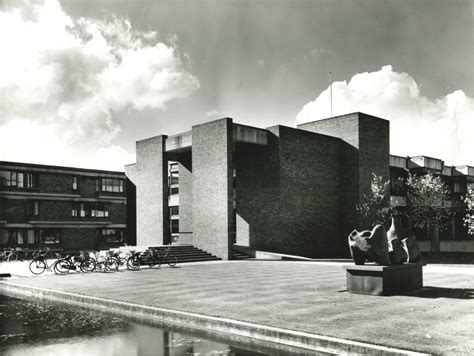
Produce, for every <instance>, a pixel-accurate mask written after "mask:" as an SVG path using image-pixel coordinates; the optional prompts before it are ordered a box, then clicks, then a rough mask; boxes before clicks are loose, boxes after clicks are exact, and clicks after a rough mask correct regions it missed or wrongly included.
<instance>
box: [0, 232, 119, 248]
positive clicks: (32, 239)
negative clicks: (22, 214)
mask: <svg viewBox="0 0 474 356" xmlns="http://www.w3.org/2000/svg"><path fill="white" fill-rule="evenodd" d="M97 238H98V240H99V243H102V244H117V243H123V241H124V231H123V230H122V229H99V230H97ZM60 243H61V229H0V246H23V245H41V244H44V245H58V244H60Z"/></svg>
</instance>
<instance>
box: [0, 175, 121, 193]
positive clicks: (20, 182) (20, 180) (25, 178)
mask: <svg viewBox="0 0 474 356" xmlns="http://www.w3.org/2000/svg"><path fill="white" fill-rule="evenodd" d="M123 183H124V181H123V180H122V179H116V178H99V179H97V180H96V191H97V192H112V193H123V191H124V190H123V186H124V184H123ZM78 185H79V183H78V177H72V189H73V190H77V189H78ZM0 187H17V188H38V187H39V184H38V175H37V174H33V173H24V172H16V171H5V170H0Z"/></svg>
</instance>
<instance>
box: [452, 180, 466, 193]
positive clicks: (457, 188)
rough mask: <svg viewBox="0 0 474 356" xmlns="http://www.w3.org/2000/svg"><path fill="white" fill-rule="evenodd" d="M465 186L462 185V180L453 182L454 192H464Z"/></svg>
mask: <svg viewBox="0 0 474 356" xmlns="http://www.w3.org/2000/svg"><path fill="white" fill-rule="evenodd" d="M463 188H464V187H463V186H462V185H461V183H460V182H456V183H454V184H453V192H454V193H464V189H463Z"/></svg>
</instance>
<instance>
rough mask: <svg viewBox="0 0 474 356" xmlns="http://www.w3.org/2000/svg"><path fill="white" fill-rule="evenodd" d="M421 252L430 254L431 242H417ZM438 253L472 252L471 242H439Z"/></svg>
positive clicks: (473, 250) (472, 243)
mask: <svg viewBox="0 0 474 356" xmlns="http://www.w3.org/2000/svg"><path fill="white" fill-rule="evenodd" d="M418 246H419V247H420V250H421V252H431V241H418ZM439 252H474V240H473V241H440V251H439Z"/></svg>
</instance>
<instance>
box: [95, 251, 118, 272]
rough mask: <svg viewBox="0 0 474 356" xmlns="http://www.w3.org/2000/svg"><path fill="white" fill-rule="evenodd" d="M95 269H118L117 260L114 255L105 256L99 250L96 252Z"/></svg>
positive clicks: (103, 270)
mask: <svg viewBox="0 0 474 356" xmlns="http://www.w3.org/2000/svg"><path fill="white" fill-rule="evenodd" d="M94 261H95V269H94V270H95V271H101V272H110V271H114V270H117V269H118V266H117V261H116V259H114V258H113V257H112V256H109V257H105V256H102V255H101V254H100V252H99V251H97V252H95V253H94Z"/></svg>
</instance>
